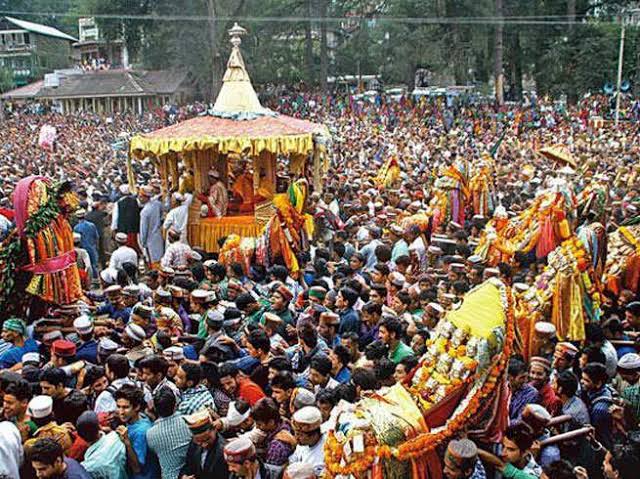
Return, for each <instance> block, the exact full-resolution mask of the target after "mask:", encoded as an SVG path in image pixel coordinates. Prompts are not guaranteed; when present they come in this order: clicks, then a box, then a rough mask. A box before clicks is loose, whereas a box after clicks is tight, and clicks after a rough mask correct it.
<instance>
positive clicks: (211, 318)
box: [207, 309, 224, 327]
mask: <svg viewBox="0 0 640 479" xmlns="http://www.w3.org/2000/svg"><path fill="white" fill-rule="evenodd" d="M223 322H224V314H222V313H221V312H220V311H216V310H215V309H212V310H210V311H208V312H207V325H208V326H211V327H216V326H219V327H221V326H222V323H223Z"/></svg>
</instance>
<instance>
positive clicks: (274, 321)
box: [262, 313, 284, 329]
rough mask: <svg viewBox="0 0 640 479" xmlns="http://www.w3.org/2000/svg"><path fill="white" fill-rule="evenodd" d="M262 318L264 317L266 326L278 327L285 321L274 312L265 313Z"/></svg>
mask: <svg viewBox="0 0 640 479" xmlns="http://www.w3.org/2000/svg"><path fill="white" fill-rule="evenodd" d="M262 318H263V319H264V325H265V326H271V327H273V328H276V329H277V328H279V327H280V325H281V324H282V323H283V322H284V321H283V320H282V319H280V317H279V316H278V315H276V314H273V313H264V314H263V315H262Z"/></svg>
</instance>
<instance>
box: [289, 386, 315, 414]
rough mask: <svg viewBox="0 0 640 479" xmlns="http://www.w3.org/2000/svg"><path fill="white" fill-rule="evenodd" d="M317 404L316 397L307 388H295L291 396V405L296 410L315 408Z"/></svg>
mask: <svg viewBox="0 0 640 479" xmlns="http://www.w3.org/2000/svg"><path fill="white" fill-rule="evenodd" d="M315 403H316V395H315V394H314V393H313V392H311V391H309V390H308V389H305V388H295V389H294V390H293V393H292V394H291V404H292V405H293V409H294V410H296V411H297V410H298V409H301V408H303V407H305V406H313V405H315Z"/></svg>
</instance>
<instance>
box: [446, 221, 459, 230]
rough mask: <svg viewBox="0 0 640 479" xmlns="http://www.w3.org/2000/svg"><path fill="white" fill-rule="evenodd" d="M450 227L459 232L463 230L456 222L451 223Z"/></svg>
mask: <svg viewBox="0 0 640 479" xmlns="http://www.w3.org/2000/svg"><path fill="white" fill-rule="evenodd" d="M449 226H452V227H454V228H455V229H457V230H461V229H462V225H461V224H460V223H456V222H455V221H451V222H450V223H449Z"/></svg>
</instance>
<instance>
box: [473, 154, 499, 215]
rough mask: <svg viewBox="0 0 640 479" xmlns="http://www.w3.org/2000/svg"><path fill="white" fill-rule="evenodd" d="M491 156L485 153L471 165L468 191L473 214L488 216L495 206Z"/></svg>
mask: <svg viewBox="0 0 640 479" xmlns="http://www.w3.org/2000/svg"><path fill="white" fill-rule="evenodd" d="M493 163H494V162H493V158H491V157H490V156H489V155H485V156H484V157H483V158H482V161H480V162H478V164H477V165H474V166H473V167H472V175H471V180H470V181H469V193H470V195H471V205H472V207H473V214H474V215H481V216H484V217H485V218H488V217H489V215H491V213H493V209H494V207H495V187H494V184H493V169H494V168H493Z"/></svg>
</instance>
